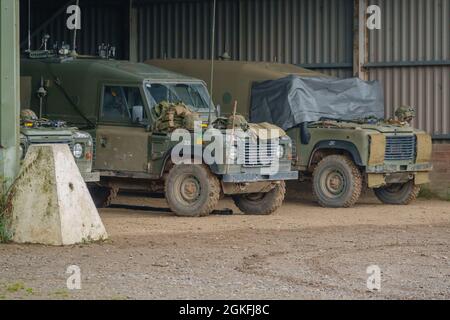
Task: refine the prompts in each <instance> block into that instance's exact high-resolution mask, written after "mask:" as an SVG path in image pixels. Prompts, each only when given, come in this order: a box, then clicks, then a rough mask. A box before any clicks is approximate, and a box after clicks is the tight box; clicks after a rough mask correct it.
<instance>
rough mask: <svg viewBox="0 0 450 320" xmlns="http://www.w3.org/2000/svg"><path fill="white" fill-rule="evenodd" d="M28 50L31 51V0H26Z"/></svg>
mask: <svg viewBox="0 0 450 320" xmlns="http://www.w3.org/2000/svg"><path fill="white" fill-rule="evenodd" d="M28 52H31V0H28Z"/></svg>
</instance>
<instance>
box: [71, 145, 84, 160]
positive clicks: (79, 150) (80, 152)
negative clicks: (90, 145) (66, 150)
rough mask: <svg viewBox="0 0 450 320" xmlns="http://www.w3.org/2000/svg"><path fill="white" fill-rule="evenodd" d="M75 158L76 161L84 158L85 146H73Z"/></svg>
mask: <svg viewBox="0 0 450 320" xmlns="http://www.w3.org/2000/svg"><path fill="white" fill-rule="evenodd" d="M73 156H74V157H75V158H76V159H80V158H81V157H82V156H83V146H82V145H81V144H79V143H76V144H75V145H74V146H73Z"/></svg>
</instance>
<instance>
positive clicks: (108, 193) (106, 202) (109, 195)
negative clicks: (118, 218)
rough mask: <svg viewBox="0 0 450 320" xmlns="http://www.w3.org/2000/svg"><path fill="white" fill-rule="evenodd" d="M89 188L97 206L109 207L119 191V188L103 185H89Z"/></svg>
mask: <svg viewBox="0 0 450 320" xmlns="http://www.w3.org/2000/svg"><path fill="white" fill-rule="evenodd" d="M88 189H89V192H90V194H91V197H92V200H93V201H94V204H95V206H96V207H97V208H107V207H109V206H110V205H111V202H112V201H113V200H114V199H115V198H116V196H117V191H118V190H117V189H113V188H108V187H102V186H89V187H88Z"/></svg>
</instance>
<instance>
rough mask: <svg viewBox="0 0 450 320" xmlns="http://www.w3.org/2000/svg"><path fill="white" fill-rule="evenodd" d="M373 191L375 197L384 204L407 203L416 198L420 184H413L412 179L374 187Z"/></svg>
mask: <svg viewBox="0 0 450 320" xmlns="http://www.w3.org/2000/svg"><path fill="white" fill-rule="evenodd" d="M374 192H375V195H376V196H377V198H378V199H379V200H380V201H381V202H383V203H385V204H393V205H408V204H410V203H411V202H413V201H414V200H416V199H417V196H418V195H419V192H420V186H417V185H415V184H414V181H409V182H407V183H403V184H401V183H397V184H391V185H388V186H386V187H382V188H377V189H374Z"/></svg>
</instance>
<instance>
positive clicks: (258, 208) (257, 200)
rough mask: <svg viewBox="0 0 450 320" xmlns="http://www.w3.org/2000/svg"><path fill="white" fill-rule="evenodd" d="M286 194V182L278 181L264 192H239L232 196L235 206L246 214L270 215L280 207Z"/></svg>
mask: <svg viewBox="0 0 450 320" xmlns="http://www.w3.org/2000/svg"><path fill="white" fill-rule="evenodd" d="M285 195H286V184H285V182H284V181H280V183H279V184H277V185H276V186H275V188H273V189H272V190H270V191H269V192H266V193H251V194H239V195H234V196H233V201H234V203H235V205H236V207H238V208H239V210H241V211H242V212H243V213H244V214H247V215H261V216H262V215H270V214H272V213H274V212H275V211H277V210H278V208H280V207H281V205H282V204H283V201H284V196H285Z"/></svg>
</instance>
